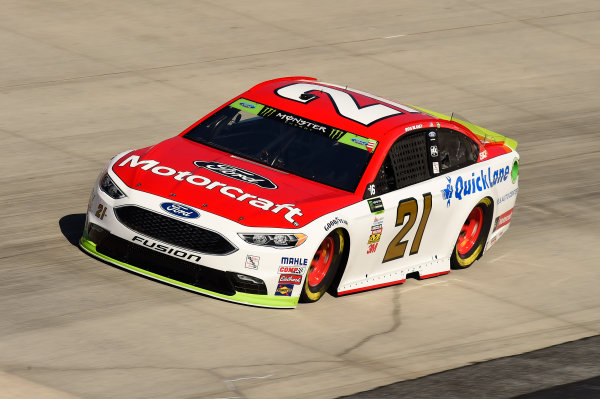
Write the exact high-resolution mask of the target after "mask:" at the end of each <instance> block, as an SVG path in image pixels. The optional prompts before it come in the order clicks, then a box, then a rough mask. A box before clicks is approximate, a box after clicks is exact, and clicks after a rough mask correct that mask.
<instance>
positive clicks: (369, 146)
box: [367, 140, 377, 152]
mask: <svg viewBox="0 0 600 399" xmlns="http://www.w3.org/2000/svg"><path fill="white" fill-rule="evenodd" d="M376 146H377V142H376V141H375V140H369V143H368V144H367V151H369V152H373V151H374V150H375V147H376Z"/></svg>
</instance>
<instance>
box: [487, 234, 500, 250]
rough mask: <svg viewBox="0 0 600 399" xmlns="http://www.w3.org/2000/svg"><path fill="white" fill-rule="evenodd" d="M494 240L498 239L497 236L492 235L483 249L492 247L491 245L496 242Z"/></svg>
mask: <svg viewBox="0 0 600 399" xmlns="http://www.w3.org/2000/svg"><path fill="white" fill-rule="evenodd" d="M496 241H498V237H494V238H492V239H491V240H490V242H488V243H487V245H486V246H485V250H486V251H487V250H488V249H490V248H491V247H492V245H494V244H495V243H496Z"/></svg>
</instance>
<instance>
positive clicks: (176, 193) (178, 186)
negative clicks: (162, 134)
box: [112, 136, 360, 228]
mask: <svg viewBox="0 0 600 399" xmlns="http://www.w3.org/2000/svg"><path fill="white" fill-rule="evenodd" d="M112 171H113V172H114V173H115V174H116V175H117V176H118V177H119V178H120V179H121V180H122V181H123V182H124V183H125V184H126V185H127V186H128V187H130V188H132V189H135V190H139V191H143V192H147V193H150V194H154V195H157V196H160V197H163V198H165V199H167V200H169V201H170V202H177V203H181V204H185V205H188V206H192V207H194V208H196V209H199V210H202V211H206V212H211V213H214V214H217V215H219V216H223V217H226V218H228V219H230V220H233V221H235V222H237V223H240V224H242V225H245V226H251V227H259V226H262V227H275V228H298V227H302V226H304V225H306V224H307V223H309V222H311V221H313V220H315V219H316V218H318V217H320V216H322V215H324V214H326V213H329V212H333V211H335V210H336V209H340V208H344V207H346V206H348V205H351V204H353V203H355V202H357V201H360V198H359V197H357V196H356V195H354V194H353V193H349V192H347V191H343V190H340V189H336V188H333V187H329V186H326V185H323V184H320V183H316V182H313V181H310V180H307V179H305V178H302V177H299V176H295V175H291V174H288V173H285V172H281V171H278V170H276V169H272V168H270V167H268V166H264V165H261V164H257V163H254V162H251V161H248V160H245V159H242V158H239V157H236V156H233V155H231V154H228V153H226V152H222V151H219V150H216V149H214V148H210V147H207V146H204V145H202V144H198V143H195V142H192V141H190V140H187V139H184V138H183V137H180V136H177V137H174V138H171V139H169V140H165V141H163V142H161V143H159V144H157V145H155V146H152V147H147V148H142V149H140V150H135V151H132V152H129V153H127V154H125V155H123V156H122V157H121V158H119V159H118V160H116V161H115V162H114V163H113V166H112Z"/></svg>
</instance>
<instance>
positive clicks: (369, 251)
mask: <svg viewBox="0 0 600 399" xmlns="http://www.w3.org/2000/svg"><path fill="white" fill-rule="evenodd" d="M377 245H379V243H378V242H376V243H375V244H369V247H368V248H367V255H369V254H373V253H375V251H377Z"/></svg>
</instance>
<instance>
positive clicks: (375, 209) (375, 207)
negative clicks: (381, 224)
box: [367, 198, 385, 215]
mask: <svg viewBox="0 0 600 399" xmlns="http://www.w3.org/2000/svg"><path fill="white" fill-rule="evenodd" d="M367 202H368V203H369V209H370V210H371V213H374V214H376V215H378V214H380V213H383V212H384V211H385V208H384V207H383V202H382V201H381V198H373V199H370V200H367Z"/></svg>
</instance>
